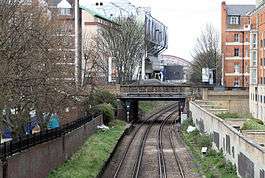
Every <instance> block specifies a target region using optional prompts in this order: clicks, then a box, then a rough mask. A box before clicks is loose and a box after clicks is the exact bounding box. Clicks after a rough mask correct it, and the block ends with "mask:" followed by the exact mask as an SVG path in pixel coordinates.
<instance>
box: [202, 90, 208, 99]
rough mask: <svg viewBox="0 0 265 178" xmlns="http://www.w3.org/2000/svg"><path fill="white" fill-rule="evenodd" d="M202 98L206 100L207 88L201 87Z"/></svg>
mask: <svg viewBox="0 0 265 178" xmlns="http://www.w3.org/2000/svg"><path fill="white" fill-rule="evenodd" d="M202 100H208V88H203V89H202Z"/></svg>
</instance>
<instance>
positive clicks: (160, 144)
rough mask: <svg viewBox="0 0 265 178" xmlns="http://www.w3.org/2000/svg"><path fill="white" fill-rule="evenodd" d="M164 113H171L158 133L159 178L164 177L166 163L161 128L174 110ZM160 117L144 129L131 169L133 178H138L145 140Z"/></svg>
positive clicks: (162, 125)
mask: <svg viewBox="0 0 265 178" xmlns="http://www.w3.org/2000/svg"><path fill="white" fill-rule="evenodd" d="M166 112H171V113H170V114H169V115H168V116H167V117H166V118H165V119H163V120H162V123H161V125H160V127H159V132H158V149H157V150H158V166H159V175H160V178H163V177H165V175H166V163H165V159H164V154H163V142H162V132H163V127H164V125H165V124H166V122H167V120H168V119H169V118H170V117H171V116H172V114H174V112H175V109H174V108H170V109H168V110H167V111H166ZM161 116H162V115H160V116H158V117H157V118H156V119H154V122H152V123H151V124H150V125H149V126H148V128H147V129H146V132H145V134H144V136H143V139H142V140H141V145H140V151H139V154H138V157H137V161H136V163H135V165H134V169H133V176H132V177H133V178H138V177H139V173H140V169H141V163H142V160H143V154H144V149H145V146H146V140H147V137H148V134H149V133H150V130H151V128H152V127H153V125H154V123H155V121H157V120H159V118H161ZM162 118H163V117H162Z"/></svg>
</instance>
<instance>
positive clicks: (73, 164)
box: [48, 120, 125, 178]
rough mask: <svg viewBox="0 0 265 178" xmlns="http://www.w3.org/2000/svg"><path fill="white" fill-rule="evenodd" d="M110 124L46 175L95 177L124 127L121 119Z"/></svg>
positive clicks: (67, 177)
mask: <svg viewBox="0 0 265 178" xmlns="http://www.w3.org/2000/svg"><path fill="white" fill-rule="evenodd" d="M111 125H112V126H111V127H110V130H107V131H98V132H97V133H95V134H93V135H92V136H91V137H89V138H88V140H87V141H86V142H85V144H84V145H83V146H82V148H81V150H79V151H78V152H77V153H75V154H74V155H73V156H72V158H71V159H70V160H68V161H67V162H65V163H64V164H63V165H62V166H60V167H59V168H57V169H56V170H54V171H52V172H51V173H50V174H49V176H48V177H49V178H59V177H60V178H90V177H91V178H92V177H96V176H97V174H98V173H99V171H100V170H101V167H102V166H103V164H104V162H105V161H106V160H107V159H108V157H109V156H110V153H111V152H112V150H113V148H114V147H115V145H116V143H117V141H118V139H119V138H120V136H121V135H122V133H123V131H124V129H125V123H124V122H122V121H118V120H116V121H114V122H113V123H111Z"/></svg>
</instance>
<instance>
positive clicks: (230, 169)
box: [225, 161, 237, 175]
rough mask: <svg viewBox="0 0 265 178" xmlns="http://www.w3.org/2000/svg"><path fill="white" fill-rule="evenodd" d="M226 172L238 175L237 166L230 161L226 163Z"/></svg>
mask: <svg viewBox="0 0 265 178" xmlns="http://www.w3.org/2000/svg"><path fill="white" fill-rule="evenodd" d="M225 172H227V173H229V174H233V175H236V174H237V172H236V165H233V164H232V163H231V162H230V161H226V165H225Z"/></svg>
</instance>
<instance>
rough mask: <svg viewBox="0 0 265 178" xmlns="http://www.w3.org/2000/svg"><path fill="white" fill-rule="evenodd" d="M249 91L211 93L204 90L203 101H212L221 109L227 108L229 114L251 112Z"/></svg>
mask: <svg viewBox="0 0 265 178" xmlns="http://www.w3.org/2000/svg"><path fill="white" fill-rule="evenodd" d="M248 98H249V93H248V91H240V90H239V91H210V90H207V89H204V90H203V100H207V101H212V102H213V103H214V104H215V105H217V106H218V107H221V108H226V109H228V110H229V112H240V113H248V112H249V100H248Z"/></svg>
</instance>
